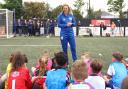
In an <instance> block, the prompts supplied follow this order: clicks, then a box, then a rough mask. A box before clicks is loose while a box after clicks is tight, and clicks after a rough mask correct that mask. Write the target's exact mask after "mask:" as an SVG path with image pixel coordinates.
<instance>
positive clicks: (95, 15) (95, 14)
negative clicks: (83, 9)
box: [87, 8, 102, 19]
mask: <svg viewBox="0 0 128 89" xmlns="http://www.w3.org/2000/svg"><path fill="white" fill-rule="evenodd" d="M101 14H102V11H101V10H100V9H99V10H97V11H94V9H93V8H90V10H88V15H87V18H90V19H91V18H96V19H100V18H101Z"/></svg>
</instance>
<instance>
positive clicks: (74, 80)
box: [0, 51, 128, 89]
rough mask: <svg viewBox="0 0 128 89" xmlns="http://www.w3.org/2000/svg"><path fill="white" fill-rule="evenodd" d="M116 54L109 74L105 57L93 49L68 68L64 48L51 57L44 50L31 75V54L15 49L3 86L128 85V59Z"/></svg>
mask: <svg viewBox="0 0 128 89" xmlns="http://www.w3.org/2000/svg"><path fill="white" fill-rule="evenodd" d="M112 56H113V57H112V63H111V64H110V65H109V67H108V71H107V75H103V74H102V72H101V71H102V67H103V64H102V62H101V60H99V59H94V60H93V59H92V58H91V56H90V54H89V53H83V54H82V55H81V58H80V59H79V60H76V61H75V62H74V63H73V64H72V65H71V68H68V56H67V55H66V54H65V53H64V52H56V53H55V54H54V57H53V58H51V57H50V56H49V53H48V52H47V51H44V53H43V55H42V57H41V58H39V59H38V62H37V64H36V66H35V67H32V68H31V71H32V75H31V74H30V72H29V69H28V68H27V66H26V63H27V62H28V59H27V56H26V55H25V54H22V53H21V52H14V53H12V54H11V56H10V58H9V64H8V66H7V70H6V73H5V74H4V75H1V76H0V88H1V87H2V85H3V84H4V87H5V88H4V89H107V88H108V89H127V88H128V84H127V82H128V77H127V61H125V60H124V57H123V55H122V54H121V53H119V52H114V53H113V54H112Z"/></svg>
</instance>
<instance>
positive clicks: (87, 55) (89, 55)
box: [81, 52, 91, 59]
mask: <svg viewBox="0 0 128 89" xmlns="http://www.w3.org/2000/svg"><path fill="white" fill-rule="evenodd" d="M82 56H84V57H85V58H88V59H90V58H91V53H90V52H83V53H82V54H81V59H82Z"/></svg>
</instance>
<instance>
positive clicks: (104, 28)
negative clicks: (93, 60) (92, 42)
mask: <svg viewBox="0 0 128 89" xmlns="http://www.w3.org/2000/svg"><path fill="white" fill-rule="evenodd" d="M103 30H106V26H105V24H104V22H101V24H100V36H101V37H102V36H103V35H102V32H103Z"/></svg>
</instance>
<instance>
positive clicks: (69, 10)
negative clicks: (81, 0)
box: [62, 4, 73, 14]
mask: <svg viewBox="0 0 128 89" xmlns="http://www.w3.org/2000/svg"><path fill="white" fill-rule="evenodd" d="M65 6H67V7H68V13H69V14H73V13H72V10H71V8H70V6H69V5H68V4H63V5H62V12H63V8H64V7H65Z"/></svg>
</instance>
